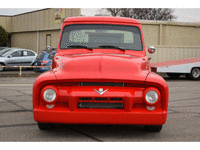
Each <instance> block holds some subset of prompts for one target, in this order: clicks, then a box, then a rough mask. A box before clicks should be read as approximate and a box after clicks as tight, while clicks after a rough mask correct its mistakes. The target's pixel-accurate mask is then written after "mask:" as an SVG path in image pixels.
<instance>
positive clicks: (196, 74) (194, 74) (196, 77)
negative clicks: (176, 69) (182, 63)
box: [187, 68, 200, 80]
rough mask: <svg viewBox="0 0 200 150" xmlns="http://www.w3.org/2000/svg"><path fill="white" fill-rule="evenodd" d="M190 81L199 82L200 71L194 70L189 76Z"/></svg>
mask: <svg viewBox="0 0 200 150" xmlns="http://www.w3.org/2000/svg"><path fill="white" fill-rule="evenodd" d="M187 76H188V78H189V79H192V80H199V79H200V69H199V68H193V69H192V71H191V72H190V74H188V75H187Z"/></svg>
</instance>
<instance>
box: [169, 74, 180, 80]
mask: <svg viewBox="0 0 200 150" xmlns="http://www.w3.org/2000/svg"><path fill="white" fill-rule="evenodd" d="M167 75H168V77H169V78H170V79H178V78H179V77H180V75H181V74H180V73H167Z"/></svg>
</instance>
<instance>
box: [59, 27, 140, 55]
mask: <svg viewBox="0 0 200 150" xmlns="http://www.w3.org/2000/svg"><path fill="white" fill-rule="evenodd" d="M72 48H87V49H90V50H92V49H93V48H112V49H113V48H114V49H121V50H138V51H142V49H143V47H142V39H141V32H140V29H139V28H138V27H136V26H125V25H105V24H104V25H102V24H101V25H100V24H79V25H67V26H65V27H64V29H63V33H62V38H61V43H60V49H72Z"/></svg>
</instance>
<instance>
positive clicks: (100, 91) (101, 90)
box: [94, 88, 108, 95]
mask: <svg viewBox="0 0 200 150" xmlns="http://www.w3.org/2000/svg"><path fill="white" fill-rule="evenodd" d="M94 90H95V91H96V92H97V93H99V94H100V95H102V94H103V93H105V92H106V91H108V89H106V90H103V88H99V90H96V89H94Z"/></svg>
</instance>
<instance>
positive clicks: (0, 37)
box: [0, 26, 8, 46]
mask: <svg viewBox="0 0 200 150" xmlns="http://www.w3.org/2000/svg"><path fill="white" fill-rule="evenodd" d="M7 43H8V33H7V32H6V30H5V29H4V28H3V27H2V26H0V46H7Z"/></svg>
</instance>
